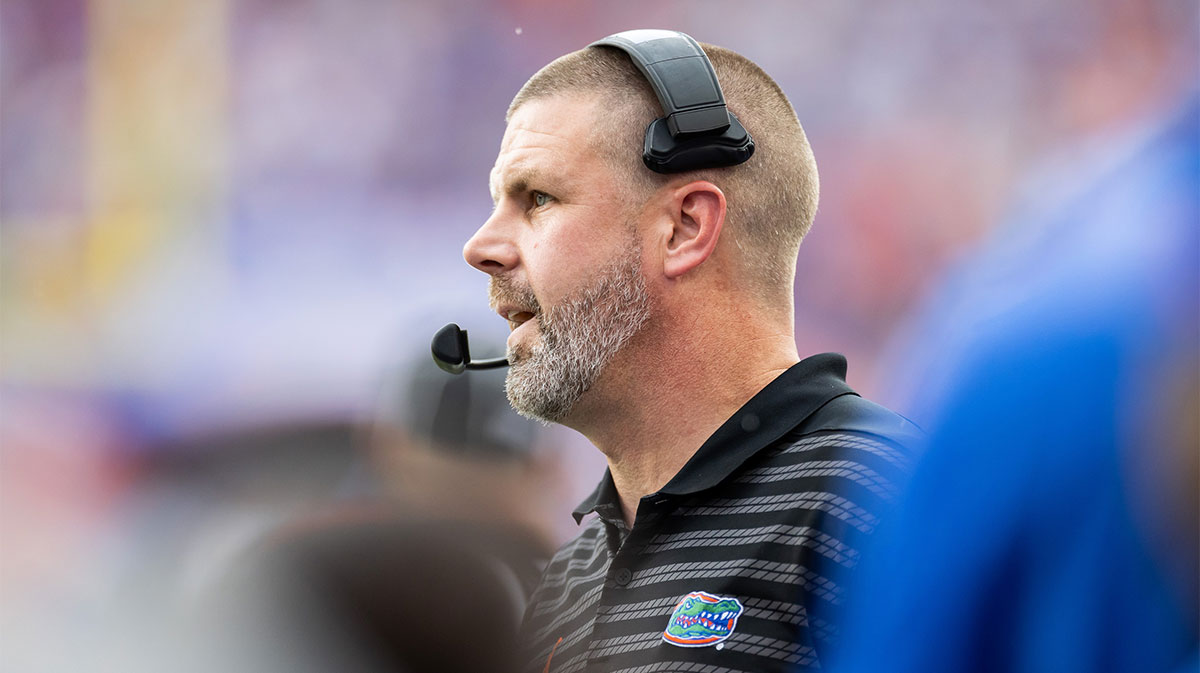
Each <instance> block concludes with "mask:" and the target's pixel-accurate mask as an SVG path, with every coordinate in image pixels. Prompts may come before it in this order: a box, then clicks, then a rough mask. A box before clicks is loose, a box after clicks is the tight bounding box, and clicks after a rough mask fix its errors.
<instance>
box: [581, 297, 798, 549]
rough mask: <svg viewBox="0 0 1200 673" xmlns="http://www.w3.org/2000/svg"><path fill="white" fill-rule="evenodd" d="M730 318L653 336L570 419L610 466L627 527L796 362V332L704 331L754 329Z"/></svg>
mask: <svg viewBox="0 0 1200 673" xmlns="http://www.w3.org/2000/svg"><path fill="white" fill-rule="evenodd" d="M733 315H734V314H733V313H726V314H725V315H723V316H722V317H721V320H720V321H719V322H718V321H716V320H701V319H699V318H696V319H694V320H693V324H691V325H687V326H680V324H679V323H678V322H674V323H669V324H674V325H676V329H673V330H672V329H647V330H646V332H644V333H643V334H640V335H638V336H637V337H635V338H634V339H633V340H631V342H630V343H629V344H628V347H627V348H626V349H624V350H623V351H622V352H621V353H620V354H618V355H617V357H615V358H614V359H613V361H612V362H611V363H610V365H609V367H608V369H607V370H606V371H605V373H604V375H603V376H601V378H600V380H599V381H597V383H596V385H595V386H593V388H592V389H591V390H589V391H588V393H587V394H586V395H585V396H584V398H583V399H580V400H579V403H578V405H577V409H575V410H573V411H572V414H571V418H569V419H568V422H567V424H568V425H570V426H571V427H573V428H575V429H576V430H578V431H579V432H581V433H582V434H583V435H584V436H586V437H587V438H588V439H589V440H591V442H592V443H593V444H595V445H596V447H597V448H598V449H600V451H601V452H603V453H604V455H605V456H606V457H607V458H608V467H609V470H610V471H611V472H612V476H613V482H614V484H615V485H616V487H617V492H618V494H619V495H620V499H621V509H622V512H623V513H624V516H625V522H626V523H627V524H629V525H630V526H632V524H633V521H634V519H635V517H636V514H637V506H638V502H639V501H640V500H641V499H642V497H644V496H646V495H649V494H651V493H654V492H656V491H658V490H659V489H661V488H662V487H663V486H665V485H666V484H667V482H669V481H670V480H671V478H672V477H674V476H675V474H676V473H678V472H679V470H680V469H681V468H682V467H683V466H684V464H685V463H687V461H688V460H689V459H690V458H691V457H692V456H693V455H694V454H695V453H696V450H697V449H699V448H700V446H701V445H702V444H703V443H704V441H705V440H706V439H708V437H709V436H710V435H712V434H713V433H714V432H715V431H716V430H717V428H719V427H721V425H722V424H723V423H724V422H725V421H726V420H728V419H729V418H730V417H731V416H732V415H733V414H734V413H735V412H737V410H738V409H740V408H741V407H742V406H743V405H744V404H745V403H746V402H748V401H749V400H750V398H752V397H754V395H755V394H757V393H758V392H759V391H760V390H762V389H763V388H764V387H766V385H767V384H768V383H770V382H771V381H773V380H775V378H776V377H778V376H779V375H780V374H782V373H783V372H784V371H785V370H787V368H789V367H791V366H792V365H794V364H795V363H796V362H798V361H799V356H798V355H797V353H796V343H795V339H794V337H793V335H792V331H791V325H790V324H788V325H778V326H776V327H775V329H771V327H770V326H767V325H761V324H760V326H759V329H756V330H736V334H718V332H721V331H722V330H712V329H707V328H706V327H705V326H706V325H716V324H722V325H728V324H741V325H745V324H747V322H745V321H744V320H743V319H737V320H733V321H731V319H730V318H731V316H733ZM710 317H711V316H710ZM739 318H745V316H740V317H739ZM681 335H686V336H681Z"/></svg>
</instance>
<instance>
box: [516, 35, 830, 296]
mask: <svg viewBox="0 0 1200 673" xmlns="http://www.w3.org/2000/svg"><path fill="white" fill-rule="evenodd" d="M701 46H702V48H703V49H704V52H705V53H706V54H707V55H708V58H709V61H710V62H712V64H713V68H714V70H716V73H717V78H718V79H719V80H720V84H721V89H722V91H723V92H724V94H725V99H726V102H727V104H728V106H729V109H730V110H731V111H733V112H734V113H735V114H736V115H737V116H738V118H739V119H740V120H741V121H742V123H743V124H744V125H745V126H746V128H747V129H748V130H749V131H750V133H751V135H752V136H753V137H754V140H755V145H756V148H755V153H754V156H753V157H752V158H751V159H750V161H748V162H746V163H745V164H741V165H739V166H734V167H730V168H721V169H713V170H701V171H694V172H691V173H685V174H680V175H661V174H658V173H654V172H652V171H650V170H649V169H647V168H646V166H645V165H644V164H643V163H642V161H641V152H642V141H643V136H644V134H645V131H646V127H647V126H648V125H649V124H650V122H651V121H652V120H654V119H655V118H657V117H661V116H662V114H663V112H662V109H661V107H660V105H659V102H658V99H657V97H656V96H655V95H654V91H653V89H652V88H651V87H650V84H649V83H648V82H647V81H646V79H645V77H644V76H643V75H642V73H641V72H639V71H638V69H637V67H636V66H634V65H633V62H632V61H631V60H630V58H629V56H627V55H626V54H625V53H624V52H622V51H620V50H618V49H615V48H611V47H588V48H586V49H581V50H579V51H576V52H572V53H570V54H567V55H565V56H562V57H560V58H558V59H556V60H554V61H553V62H551V63H550V64H549V65H547V66H546V67H544V68H542V69H541V70H540V71H538V72H537V73H536V74H534V76H533V77H531V78H530V79H529V81H528V82H526V83H525V86H523V87H522V88H521V90H520V91H519V92H518V93H517V95H516V97H514V98H513V101H512V104H511V105H509V108H508V115H507V117H506V119H508V120H511V119H512V116H513V115H514V114H515V113H516V112H517V111H518V110H519V109H520V108H521V107H522V106H524V105H525V104H526V103H528V102H529V101H533V100H538V99H543V98H549V97H554V96H580V95H587V94H593V95H598V96H599V97H600V98H601V100H602V109H601V110H600V112H601V114H600V115H598V117H597V119H596V122H597V127H596V129H595V132H594V133H593V134H592V137H591V138H590V142H592V143H593V144H594V145H595V147H596V149H597V150H598V152H599V154H600V155H601V156H602V157H604V158H605V160H606V161H607V162H608V163H609V165H610V167H611V169H612V170H613V171H614V172H615V173H616V174H617V175H619V176H621V177H622V178H623V182H624V185H623V187H624V189H625V190H626V197H627V200H628V201H629V202H630V203H633V202H638V201H642V200H644V199H645V198H646V196H648V195H649V193H651V192H652V191H654V190H656V189H659V188H661V187H662V186H663V185H665V184H667V183H669V182H677V181H678V180H679V179H680V178H685V179H690V180H708V181H711V182H713V183H714V184H715V185H717V186H718V187H719V188H720V189H721V190H722V191H723V192H724V193H725V196H726V199H727V204H728V214H727V216H726V217H727V226H728V228H727V229H726V231H725V237H727V238H730V239H732V241H733V242H734V243H735V245H736V247H737V249H738V250H739V251H740V253H741V256H742V261H743V263H744V270H745V272H746V278H747V279H748V280H751V281H753V282H755V283H756V284H758V285H759V286H760V287H761V290H763V291H764V292H765V293H768V294H771V295H778V294H780V293H781V292H782V293H784V294H786V295H787V296H788V297H791V294H792V282H793V280H794V277H795V269H796V251H797V249H798V248H799V246H800V241H801V239H803V237H804V235H805V234H807V233H808V230H809V228H810V227H811V226H812V221H813V217H814V215H815V213H816V209H817V197H818V192H819V181H818V177H817V165H816V161H815V160H814V159H813V155H812V150H811V148H810V147H809V144H808V139H807V137H806V136H805V134H804V130H803V129H802V128H801V126H800V122H799V120H798V119H797V118H796V112H795V110H793V109H792V105H791V103H790V102H789V101H788V99H787V96H785V95H784V93H783V90H782V89H780V88H779V85H778V84H776V83H775V81H774V80H773V79H771V77H770V76H769V75H767V73H766V72H764V71H763V70H762V69H761V68H760V67H758V65H756V64H755V63H754V62H753V61H751V60H749V59H747V58H746V57H744V56H742V55H741V54H738V53H736V52H734V51H731V50H729V49H725V48H723V47H718V46H714V45H711V44H702V45H701Z"/></svg>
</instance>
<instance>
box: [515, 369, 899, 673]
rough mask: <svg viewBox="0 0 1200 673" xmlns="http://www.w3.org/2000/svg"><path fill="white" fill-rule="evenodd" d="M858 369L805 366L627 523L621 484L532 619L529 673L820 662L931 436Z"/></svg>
mask: <svg viewBox="0 0 1200 673" xmlns="http://www.w3.org/2000/svg"><path fill="white" fill-rule="evenodd" d="M845 376H846V360H845V358H844V357H842V356H841V355H837V354H832V353H827V354H823V355H816V356H813V357H810V358H807V359H805V360H804V361H802V362H800V363H798V364H796V365H795V366H793V367H791V368H790V369H788V370H787V371H786V372H784V373H783V374H782V375H780V376H779V378H777V379H775V380H774V381H772V382H771V383H770V384H769V385H768V386H767V387H766V388H764V389H763V390H762V391H760V392H759V393H758V394H757V395H755V396H754V398H752V399H751V400H750V401H749V402H747V403H746V404H745V406H743V407H742V408H741V409H739V410H738V412H737V413H735V414H734V415H733V416H732V417H731V418H730V419H729V420H728V421H726V422H725V423H724V424H723V425H722V426H721V427H720V428H719V429H718V430H717V431H716V432H715V433H714V434H713V435H712V436H711V437H709V438H708V440H707V441H706V442H705V443H704V444H703V446H701V447H700V449H699V450H697V452H696V454H695V455H694V456H693V457H692V458H691V459H690V460H689V461H688V462H687V464H686V465H684V467H683V469H681V470H680V471H679V473H678V474H676V475H675V477H674V478H673V479H671V481H670V482H669V483H668V484H667V485H666V486H664V487H663V488H662V490H660V491H658V492H657V493H652V494H650V495H647V496H646V497H644V498H642V500H641V502H640V503H639V504H638V511H637V519H636V521H635V523H634V526H633V528H632V530H630V529H628V528H627V527H626V526H625V523H624V521H623V519H622V515H621V506H620V502H619V500H618V497H617V492H616V488H615V486H614V485H613V481H612V475H611V474H609V473H605V475H604V479H603V480H602V481H601V482H600V485H599V486H598V487H597V488H596V491H595V492H594V493H592V495H591V496H590V497H588V499H587V500H585V501H584V502H583V503H582V504H581V505H580V507H579V509H578V510H577V511H576V512H575V518H576V521H580V520H582V519H583V517H584V516H585V515H587V514H589V513H592V512H594V513H595V514H596V515H597V516H596V517H594V518H591V519H589V520H588V522H587V523H586V524H584V526H583V530H582V531H581V533H580V534H579V536H578V537H576V538H575V539H574V540H572V541H571V542H569V543H568V544H567V545H566V546H565V547H563V548H562V549H561V550H559V551H558V553H557V554H555V556H554V558H553V559H552V560H551V562H550V564H549V566H548V567H547V569H546V572H545V574H544V576H543V577H542V581H541V584H540V585H539V587H538V589H537V590H536V591H535V592H534V595H533V597H532V599H531V602H530V605H529V607H528V609H527V611H526V613H525V622H524V625H523V626H522V638H523V642H524V644H525V647H526V655H525V656H526V664H525V669H524V670H526V671H528V672H529V673H542V671H545V670H547V661H549V666H548V669H549V670H550V671H552V672H555V673H570V672H573V671H585V670H586V671H595V672H601V671H603V672H604V673H614V672H618V671H621V672H625V673H650V672H652V671H672V672H679V671H690V672H694V673H725V672H727V671H728V672H733V671H755V672H762V671H798V670H810V669H811V670H816V669H818V668H820V664H821V657H822V656H823V655H824V654H825V651H826V649H827V645H828V644H829V643H830V641H832V640H833V639H834V638H836V636H837V630H838V626H837V624H836V621H835V620H834V618H833V617H832V612H833V609H834V608H836V607H837V606H838V604H839V603H840V602H841V600H842V595H843V586H844V582H845V577H846V572H847V571H848V570H850V569H852V568H853V567H854V566H855V565H856V563H857V561H858V549H859V547H860V545H861V543H862V541H863V538H864V536H866V535H869V534H870V533H871V531H872V530H873V529H874V527H875V526H876V524H877V522H878V520H879V515H880V513H881V511H882V510H883V509H884V508H885V507H887V505H888V503H889V502H891V501H892V500H893V498H894V496H895V491H896V488H897V486H896V485H897V484H898V482H899V479H900V477H901V475H902V474H903V473H904V472H905V470H906V468H907V465H908V461H909V454H908V451H907V450H906V449H905V448H904V447H905V446H911V444H912V442H913V441H915V440H916V439H917V438H918V437H919V434H918V432H917V430H916V428H915V427H914V426H913V425H912V424H911V423H910V422H908V421H907V420H905V419H904V418H902V417H900V416H898V415H896V414H893V413H892V412H890V411H887V410H886V409H884V408H882V407H880V406H878V405H876V404H873V403H871V402H868V401H866V400H864V399H862V398H861V397H859V396H858V395H857V394H856V393H855V392H854V391H853V390H852V389H851V388H850V387H849V386H848V385H846V382H845Z"/></svg>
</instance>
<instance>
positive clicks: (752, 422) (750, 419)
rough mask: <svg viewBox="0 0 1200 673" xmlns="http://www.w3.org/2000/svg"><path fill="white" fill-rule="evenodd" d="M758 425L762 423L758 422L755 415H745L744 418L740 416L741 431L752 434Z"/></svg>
mask: <svg viewBox="0 0 1200 673" xmlns="http://www.w3.org/2000/svg"><path fill="white" fill-rule="evenodd" d="M760 425H762V422H761V421H759V420H758V416H757V415H755V414H746V415H745V416H742V430H744V431H746V432H754V431H755V430H757V429H758V426H760Z"/></svg>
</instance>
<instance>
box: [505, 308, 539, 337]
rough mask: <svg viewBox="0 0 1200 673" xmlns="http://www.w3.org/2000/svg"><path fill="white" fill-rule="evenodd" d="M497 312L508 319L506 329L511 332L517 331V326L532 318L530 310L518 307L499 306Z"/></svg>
mask: <svg viewBox="0 0 1200 673" xmlns="http://www.w3.org/2000/svg"><path fill="white" fill-rule="evenodd" d="M497 313H499V314H500V315H501V317H503V318H504V319H505V320H507V321H508V329H509V331H512V332H515V331H517V328H518V327H520V326H521V325H523V324H525V323H526V322H528V321H530V320H532V319H533V318H534V314H533V312H532V311H527V310H525V309H520V308H501V309H500V310H499V311H497Z"/></svg>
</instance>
